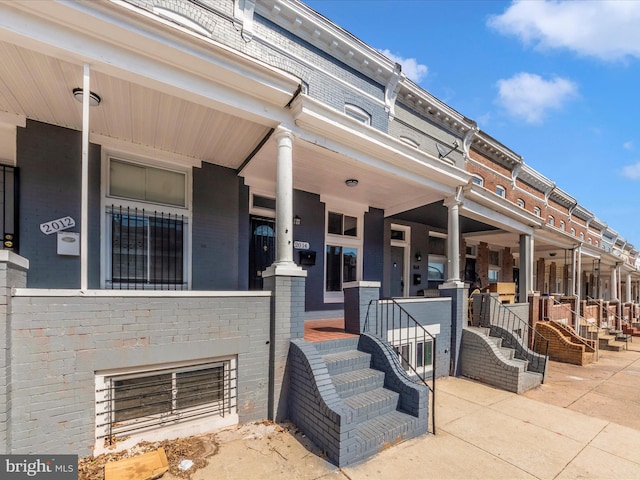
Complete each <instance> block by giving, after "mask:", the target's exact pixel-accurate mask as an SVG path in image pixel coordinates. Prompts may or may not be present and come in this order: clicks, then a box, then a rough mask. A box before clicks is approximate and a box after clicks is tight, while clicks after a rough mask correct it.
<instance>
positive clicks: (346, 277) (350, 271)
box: [342, 247, 358, 282]
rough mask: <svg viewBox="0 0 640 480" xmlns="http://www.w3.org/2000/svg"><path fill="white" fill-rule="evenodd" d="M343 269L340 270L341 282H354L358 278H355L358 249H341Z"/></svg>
mask: <svg viewBox="0 0 640 480" xmlns="http://www.w3.org/2000/svg"><path fill="white" fill-rule="evenodd" d="M342 256H343V269H342V281H343V282H355V281H356V280H357V279H358V278H357V276H356V272H357V265H358V249H356V248H346V247H345V248H343V249H342Z"/></svg>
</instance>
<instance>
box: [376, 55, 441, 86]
mask: <svg viewBox="0 0 640 480" xmlns="http://www.w3.org/2000/svg"><path fill="white" fill-rule="evenodd" d="M380 53H382V54H383V55H384V56H385V57H388V58H389V59H391V60H393V61H394V62H396V63H399V64H400V65H401V66H402V72H403V73H404V74H405V75H406V76H407V77H409V78H410V79H411V80H413V81H414V82H416V83H420V82H421V81H422V80H424V78H425V77H426V76H427V73H428V71H429V69H428V68H427V66H426V65H423V64H421V63H418V61H417V60H416V59H415V58H402V57H400V56H398V55H394V54H393V53H391V52H390V51H389V50H388V49H385V50H380Z"/></svg>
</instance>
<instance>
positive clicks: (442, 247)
mask: <svg viewBox="0 0 640 480" xmlns="http://www.w3.org/2000/svg"><path fill="white" fill-rule="evenodd" d="M446 245H447V239H446V238H442V237H431V236H430V237H429V254H430V255H446V254H447V253H446Z"/></svg>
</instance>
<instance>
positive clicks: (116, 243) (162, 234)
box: [107, 205, 187, 290]
mask: <svg viewBox="0 0 640 480" xmlns="http://www.w3.org/2000/svg"><path fill="white" fill-rule="evenodd" d="M107 214H108V215H109V219H110V223H111V245H110V247H111V275H110V277H111V278H110V279H107V287H110V288H113V289H123V290H124V289H132V290H136V289H153V290H184V289H186V288H187V282H186V275H185V253H184V252H185V244H186V242H185V234H186V226H187V217H185V216H184V215H174V214H168V213H164V212H157V211H148V210H144V209H138V208H130V207H116V206H113V205H112V206H111V207H109V208H108V209H107Z"/></svg>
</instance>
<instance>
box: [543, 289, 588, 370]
mask: <svg viewBox="0 0 640 480" xmlns="http://www.w3.org/2000/svg"><path fill="white" fill-rule="evenodd" d="M553 304H554V305H562V306H564V307H567V308H569V312H570V313H571V314H572V315H574V316H576V317H577V318H578V321H580V320H584V321H585V323H587V325H588V324H589V320H587V319H586V318H585V317H583V316H582V315H580V313H578V312H576V311H575V310H573V309H572V308H571V307H570V306H569V304H568V303H562V302H560V301H558V300H557V299H556V298H554V299H553ZM551 322H553V324H554V325H556V326H558V327H560V328H562V329H563V330H564V331H565V332H567V333H568V334H570V335H571V336H572V337H573V338H575V339H576V340H577V341H578V342H579V343H582V344H583V345H585V346H586V347H588V348H590V349H592V350H593V351H594V352H595V353H596V358H597V357H598V353H597V350H598V339H597V338H596V339H593V338H590V339H589V338H586V337H583V336H582V335H580V333H578V331H577V330H576V329H574V328H573V327H572V326H571V325H566V324H564V323H562V322H558V321H555V320H551ZM597 334H598V332H596V335H597ZM588 342H593V345H589V343H588Z"/></svg>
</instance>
